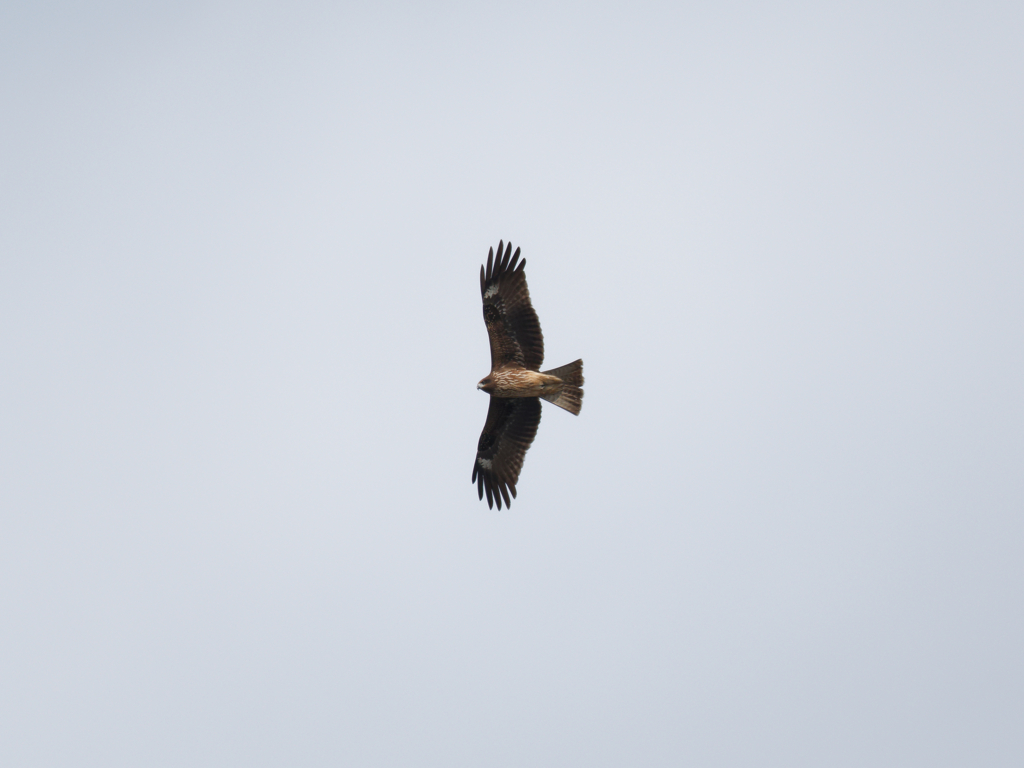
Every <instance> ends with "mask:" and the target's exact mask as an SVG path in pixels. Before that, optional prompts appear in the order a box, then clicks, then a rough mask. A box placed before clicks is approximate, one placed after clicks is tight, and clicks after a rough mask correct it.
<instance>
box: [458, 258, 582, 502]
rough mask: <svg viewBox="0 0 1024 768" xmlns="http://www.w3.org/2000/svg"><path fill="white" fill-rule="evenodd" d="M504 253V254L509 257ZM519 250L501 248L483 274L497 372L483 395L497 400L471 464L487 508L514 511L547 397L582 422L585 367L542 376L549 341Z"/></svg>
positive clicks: (486, 316)
mask: <svg viewBox="0 0 1024 768" xmlns="http://www.w3.org/2000/svg"><path fill="white" fill-rule="evenodd" d="M503 249H504V250H503ZM525 266H526V259H523V260H522V261H520V260H519V249H518V248H516V252H515V253H514V254H513V253H512V243H509V244H508V246H505V245H504V242H499V243H498V256H497V258H495V256H494V249H493V248H492V249H491V250H489V251H488V253H487V267H486V268H484V267H482V266H481V267H480V293H481V295H482V296H483V300H484V323H486V324H487V336H488V338H489V339H490V342H491V372H490V373H489V374H487V375H486V376H485V377H484V378H483V379H481V380H480V383H479V384H477V385H476V388H477V389H482V390H483V391H484V392H486V393H488V394H489V395H490V396H491V405H490V408H488V409H487V421H486V422H485V423H484V431H483V432H481V433H480V442H479V443H478V444H477V448H476V459H475V460H474V461H473V482H474V483H476V484H477V491H478V493H479V496H480V498H481V499H483V497H484V493H485V492H486V493H487V506H488V507H490V508H491V509H493V508H494V502H495V501H497V502H498V509H501V501H502V499H504V500H505V506H507V507H511V505H512V501H511V499H509V497H508V495H509V492H510V491H511V493H512V498H515V496H516V482H518V480H519V471H520V470H521V469H522V468H523V458H524V457H525V456H526V451H527V450H529V448H530V444H531V443H532V442H533V438H534V436H535V435H536V434H537V425H538V424H540V400H541V398H543V399H544V400H547V401H548V402H549V403H554V404H555V405H557V406H558V407H560V408H564V409H565V410H567V411H568V412H569V413H571V414H574V415H578V414H579V412H580V407H581V406H582V405H583V390H582V389H581V387H582V386H583V361H582V360H577V361H576V362H573V363H569V364H568V365H563V366H562V367H561V368H552V369H551V370H550V371H544V372H543V373H541V372H540V366H541V363H543V362H544V336H543V334H542V333H541V332H540V321H539V320H538V319H537V313H536V312H534V311H533V305H532V304H530V291H529V289H528V288H527V287H526V275H525V274H524V273H523V267H525Z"/></svg>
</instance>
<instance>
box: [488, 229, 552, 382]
mask: <svg viewBox="0 0 1024 768" xmlns="http://www.w3.org/2000/svg"><path fill="white" fill-rule="evenodd" d="M525 266H526V259H523V260H522V261H519V249H518V248H516V252H515V254H513V253H512V243H509V244H508V245H507V246H505V244H504V242H499V243H498V255H497V258H495V256H494V251H493V250H490V251H488V253H487V266H486V267H480V295H481V296H482V297H483V301H484V323H486V324H487V336H488V338H489V339H490V341H491V370H492V371H493V370H495V369H497V368H501V367H502V366H504V365H508V364H509V363H514V364H516V365H521V366H523V367H524V368H528V369H530V370H531V371H539V370H540V366H541V364H542V363H543V362H544V334H542V333H541V331H540V320H538V319H537V313H536V312H534V310H533V305H532V304H531V303H530V289H529V288H527V287H526V274H525V273H524V272H523V267H525ZM494 287H496V290H495V291H493V293H491V295H490V296H488V291H489V290H490V289H491V288H494Z"/></svg>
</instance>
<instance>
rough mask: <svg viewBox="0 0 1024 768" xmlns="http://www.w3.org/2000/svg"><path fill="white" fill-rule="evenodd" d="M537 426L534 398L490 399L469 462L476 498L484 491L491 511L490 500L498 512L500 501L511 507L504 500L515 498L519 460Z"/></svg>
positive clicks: (536, 402) (521, 462) (536, 410)
mask: <svg viewBox="0 0 1024 768" xmlns="http://www.w3.org/2000/svg"><path fill="white" fill-rule="evenodd" d="M538 424H540V399H539V398H536V397H494V396H491V407H490V408H488V409H487V421H486V422H485V423H484V431H483V432H481V433H480V442H479V443H477V447H476V459H475V460H474V462H473V482H474V483H476V484H477V491H478V492H479V494H480V498H481V499H482V498H483V497H484V491H486V492H487V506H488V507H490V508H492V509H493V508H494V501H495V500H497V502H498V509H501V499H502V497H504V498H505V506H506V507H511V506H512V501H511V499H509V497H508V493H509V491H512V498H513V499H514V498H515V496H516V482H517V481H518V480H519V470H521V469H522V468H523V458H524V457H525V456H526V452H527V451H528V450H529V449H530V443H532V442H533V438H534V436H535V435H536V434H537V425H538Z"/></svg>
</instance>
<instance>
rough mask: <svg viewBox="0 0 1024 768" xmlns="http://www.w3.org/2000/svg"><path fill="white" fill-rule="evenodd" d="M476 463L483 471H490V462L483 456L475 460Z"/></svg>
mask: <svg viewBox="0 0 1024 768" xmlns="http://www.w3.org/2000/svg"><path fill="white" fill-rule="evenodd" d="M476 463H477V464H479V465H480V466H481V467H483V468H484V469H490V468H491V460H490V459H485V458H484V457H483V456H481V457H480V458H478V459H477V460H476Z"/></svg>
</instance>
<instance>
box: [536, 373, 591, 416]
mask: <svg viewBox="0 0 1024 768" xmlns="http://www.w3.org/2000/svg"><path fill="white" fill-rule="evenodd" d="M543 373H545V374H547V375H548V376H557V377H558V378H560V379H561V380H562V389H561V391H560V392H558V393H556V394H553V395H541V397H543V398H544V399H545V400H547V401H548V402H549V403H554V404H555V405H557V406H558V407H559V408H565V410H567V411H568V412H569V413H571V414H574V415H576V416H579V414H580V408H582V407H583V389H582V387H583V361H582V360H577V361H576V362H574V363H569V364H568V365H563V366H562V367H561V368H552V369H551V370H550V371H543Z"/></svg>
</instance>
